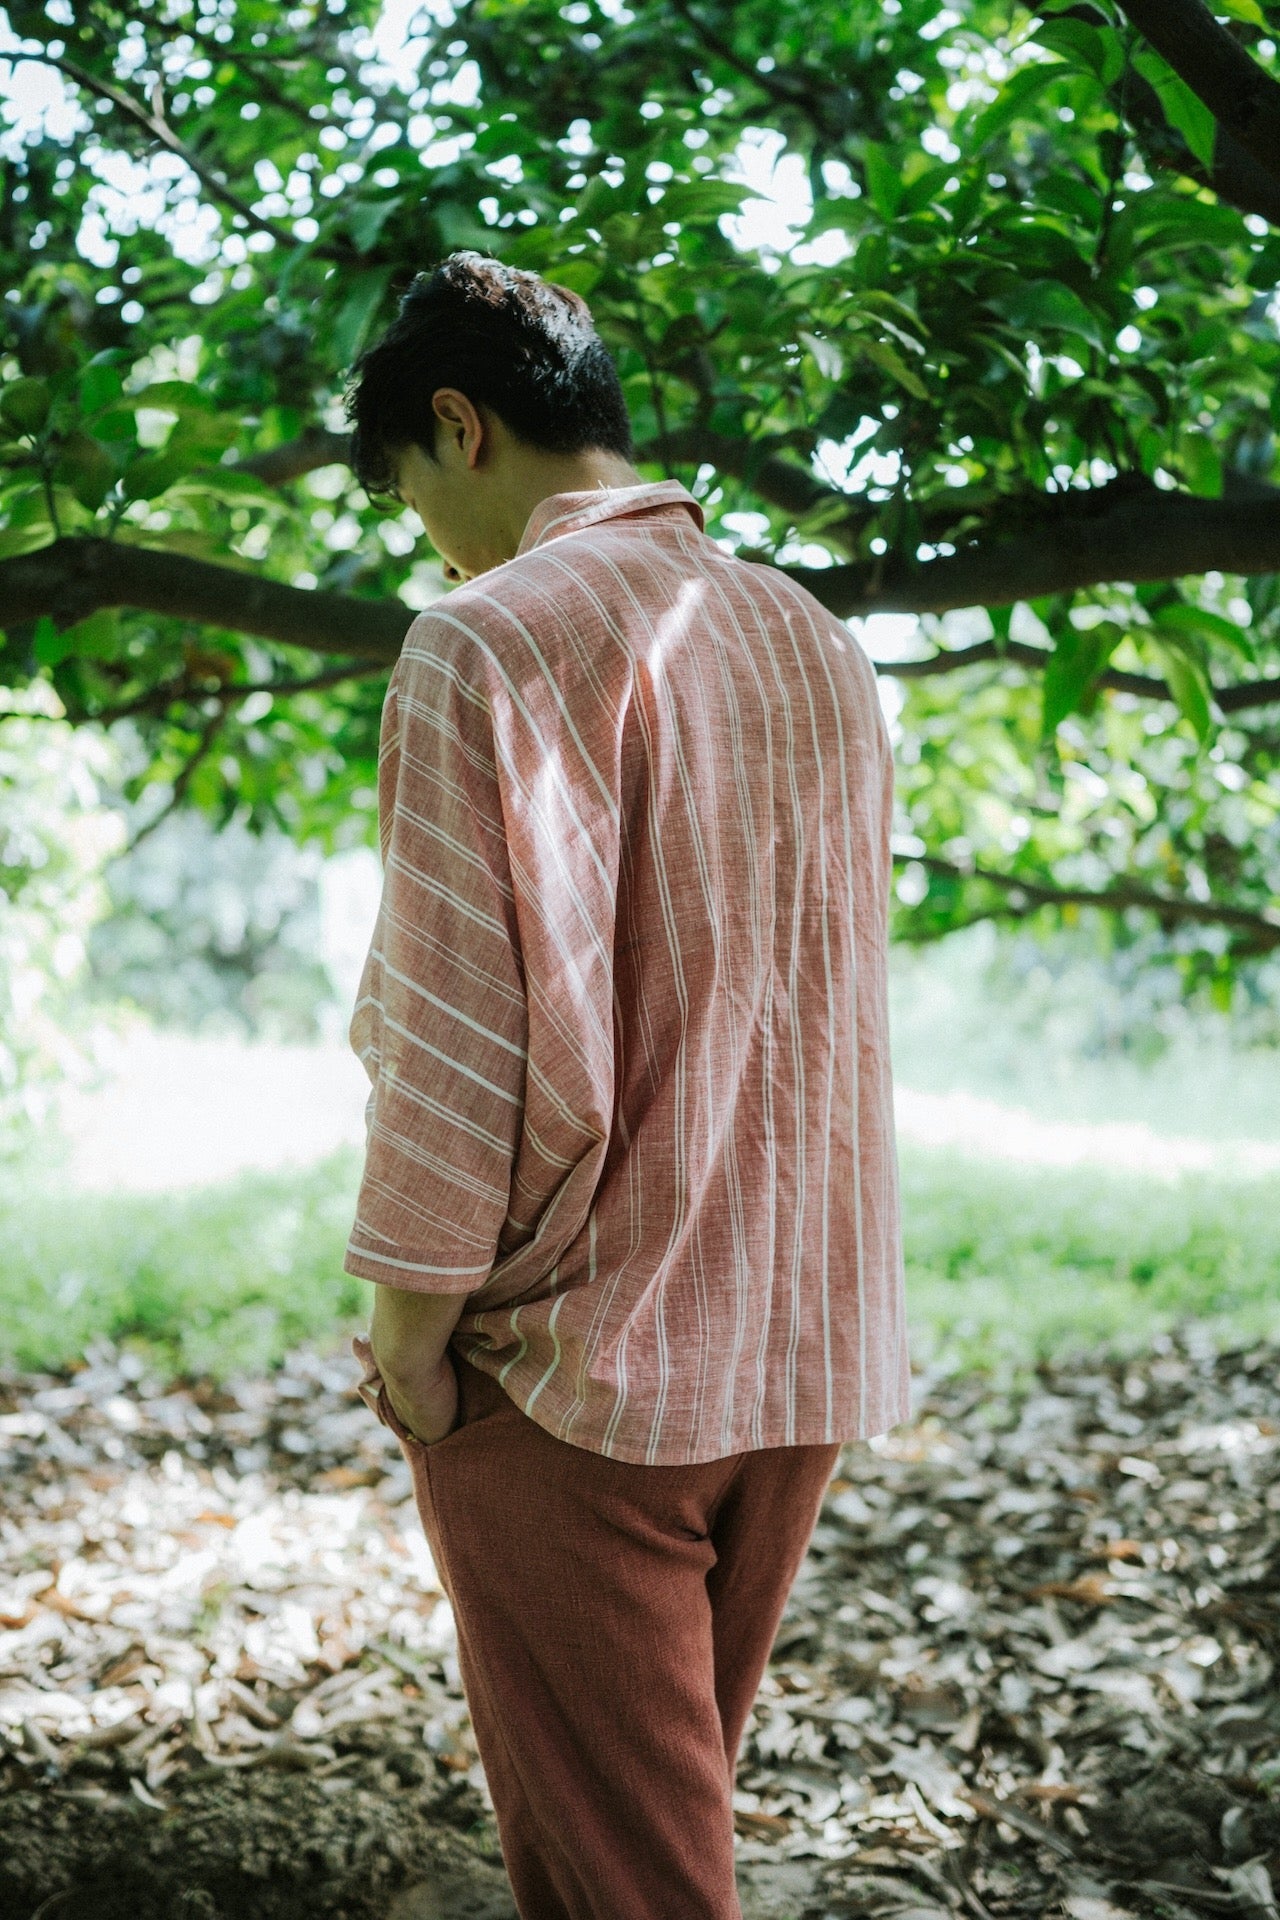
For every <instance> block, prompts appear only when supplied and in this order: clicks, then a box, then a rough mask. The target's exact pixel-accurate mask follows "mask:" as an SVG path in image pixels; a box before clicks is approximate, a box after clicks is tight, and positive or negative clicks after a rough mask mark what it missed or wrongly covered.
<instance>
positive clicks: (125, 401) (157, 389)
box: [116, 380, 215, 414]
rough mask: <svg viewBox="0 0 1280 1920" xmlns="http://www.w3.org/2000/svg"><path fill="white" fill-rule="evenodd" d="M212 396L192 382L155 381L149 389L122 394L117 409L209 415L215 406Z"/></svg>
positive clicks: (143, 388) (139, 389) (138, 389)
mask: <svg viewBox="0 0 1280 1920" xmlns="http://www.w3.org/2000/svg"><path fill="white" fill-rule="evenodd" d="M214 404H215V403H214V400H213V397H212V395H210V394H207V393H206V392H205V391H204V389H203V387H197V386H194V385H193V384H192V382H191V381H190V380H155V381H153V382H152V383H151V385H150V386H149V387H139V388H137V389H135V391H134V392H133V393H123V394H121V396H120V398H119V400H117V402H116V405H117V407H132V408H134V409H135V410H136V409H137V408H138V407H154V408H155V410H156V412H157V413H178V414H181V413H208V412H210V411H211V409H212V408H213V406H214Z"/></svg>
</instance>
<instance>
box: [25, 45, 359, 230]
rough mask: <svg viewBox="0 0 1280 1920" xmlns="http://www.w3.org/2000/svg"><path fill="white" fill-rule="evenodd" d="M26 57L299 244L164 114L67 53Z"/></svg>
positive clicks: (229, 201) (217, 195) (254, 221)
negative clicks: (114, 112)
mask: <svg viewBox="0 0 1280 1920" xmlns="http://www.w3.org/2000/svg"><path fill="white" fill-rule="evenodd" d="M23 57H24V59H28V60H35V61H37V62H39V64H40V65H42V66H46V67H56V68H57V69H58V71H59V72H60V73H65V74H66V76H67V78H68V79H69V80H74V81H75V83H76V85H77V86H78V87H83V88H84V89H85V90H86V92H88V93H92V94H95V95H96V96H97V97H98V99H100V100H109V101H110V102H111V103H112V105H113V106H115V107H118V108H119V109H120V111H121V113H124V114H127V115H128V117H129V118H130V119H131V120H134V121H136V122H137V124H138V125H139V126H140V127H144V128H145V129H146V131H147V132H148V133H149V134H150V135H151V137H152V139H153V140H158V141H159V142H160V144H161V146H163V147H167V148H168V149H169V151H170V153H175V154H177V156H178V158H179V159H180V160H182V161H184V162H185V164H186V165H187V166H189V167H190V169H191V171H192V173H194V174H195V176H196V178H197V179H198V180H199V181H200V182H201V183H202V184H203V185H204V186H205V187H206V188H207V189H208V191H209V192H210V193H211V194H212V195H213V197H214V199H215V200H220V201H221V202H222V204H223V205H224V206H225V207H229V208H230V209H231V211H232V212H233V213H236V214H239V216H240V218H241V219H242V220H245V221H247V222H248V224H249V225H250V226H251V227H255V228H256V229H257V230H258V232H259V233H268V234H270V235H271V238H272V239H273V240H274V241H275V242H276V244H277V245H278V246H282V247H285V248H291V247H296V246H298V245H300V242H299V241H298V240H296V239H295V238H294V236H293V234H291V233H290V232H289V230H288V229H287V228H286V227H281V226H278V225H277V223H276V222H275V221H274V220H268V219H266V218H265V217H264V216H263V215H262V214H259V213H255V212H254V210H253V208H252V206H251V205H250V203H249V202H248V201H247V200H245V199H243V198H242V197H241V195H240V194H238V193H237V192H236V191H235V188H234V187H231V186H229V185H228V184H227V182H226V181H225V180H224V179H223V177H222V175H221V174H220V173H218V172H216V171H215V170H214V168H212V167H210V166H207V165H206V164H205V162H204V161H203V160H202V159H201V158H200V156H199V154H197V153H194V152H193V151H192V149H191V148H190V147H189V146H187V144H186V142H185V141H184V140H181V139H179V137H178V135H177V134H176V133H175V132H174V130H173V128H172V127H171V126H170V125H169V122H168V121H167V120H166V119H165V118H164V116H163V115H162V114H160V113H153V112H152V111H151V110H150V109H149V108H147V107H144V106H143V104H142V102H141V101H140V100H135V99H134V97H133V95H132V94H131V93H126V92H125V90H124V88H123V87H118V86H116V85H115V83H114V81H111V80H103V79H100V78H99V77H98V75H97V74H94V73H90V72H89V70H88V69H87V68H86V67H82V66H80V65H79V64H78V63H77V62H76V61H74V60H68V59H67V58H66V56H65V54H53V53H49V52H47V51H45V52H41V53H32V54H25V55H24V56H23ZM312 251H313V252H314V253H317V254H319V255H320V256H321V257H322V258H324V259H326V260H337V261H342V262H349V261H350V259H351V255H350V253H349V252H348V251H347V250H346V249H345V248H342V247H330V246H325V245H316V246H314V247H313V248H312Z"/></svg>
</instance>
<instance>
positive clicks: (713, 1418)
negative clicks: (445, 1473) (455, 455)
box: [345, 481, 908, 1466]
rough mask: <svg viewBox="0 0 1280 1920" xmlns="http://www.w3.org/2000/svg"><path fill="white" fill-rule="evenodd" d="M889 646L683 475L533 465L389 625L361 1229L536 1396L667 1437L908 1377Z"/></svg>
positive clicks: (850, 1412)
mask: <svg viewBox="0 0 1280 1920" xmlns="http://www.w3.org/2000/svg"><path fill="white" fill-rule="evenodd" d="M892 784H893V770H892V760H891V756H890V750H889V742H888V736H887V732H886V728H885V724H884V720H883V718H882V715H881V711H880V705H879V701H878V699H877V697H876V687H875V676H874V674H873V671H872V668H871V665H870V663H869V661H868V660H867V657H866V655H865V654H864V653H863V652H862V650H861V648H860V647H859V645H858V644H857V642H856V641H855V640H854V638H853V637H852V635H851V634H850V633H849V631H848V629H847V628H846V627H844V626H843V625H842V624H841V623H840V622H839V621H838V620H836V619H834V618H833V617H832V616H831V615H830V614H828V613H827V612H826V611H825V610H824V609H823V608H822V607H821V606H820V605H819V604H818V602H817V601H816V600H815V599H813V597H812V596H811V595H810V594H809V593H807V592H806V591H805V590H804V589H803V588H801V587H799V586H797V585H796V584H795V583H794V582H792V581H791V580H789V579H788V578H787V577H786V576H785V575H784V574H782V573H780V572H778V571H776V570H774V569H772V568H769V567H766V566H759V565H753V564H750V563H748V562H746V561H741V560H736V559H733V558H730V557H729V556H728V555H726V554H725V553H723V552H721V550H720V548H719V547H717V546H716V544H715V542H714V541H712V540H710V539H708V538H707V537H706V535H705V533H704V532H703V515H702V510H701V508H700V507H699V505H698V503H697V502H696V501H695V500H694V499H693V497H692V495H691V494H689V493H688V492H686V490H685V489H684V487H682V486H681V485H679V483H678V482H676V481H662V482H660V483H658V484H656V485H643V486H636V487H624V488H619V489H615V490H612V491H600V492H594V493H567V494H557V495H555V496H553V497H552V498H550V499H546V500H543V501H542V502H541V504H540V505H539V506H538V507H537V508H536V509H535V511H534V513H533V514H532V516H531V518H530V520H529V524H528V526H527V527H526V529H525V533H524V537H523V539H522V540H521V543H520V548H519V551H518V553H517V555H516V557H515V559H513V560H511V561H509V562H507V564H506V565H504V566H501V567H497V568H495V569H494V570H492V571H491V572H489V573H486V574H484V575H482V576H480V577H478V578H477V579H475V580H473V581H471V582H469V583H468V584H467V585H465V586H462V587H459V588H457V589H455V590H454V591H453V592H452V593H450V594H448V595H447V596H446V598H444V599H442V600H440V601H438V602H437V603H436V604H435V605H434V606H433V607H431V608H430V609H429V610H428V611H427V612H426V613H423V614H421V615H419V617H418V618H417V619H416V620H415V621H414V623H413V625H412V627H411V628H410V629H409V633H408V637H407V639H406V641H405V645H404V650H403V652H402V653H401V655H400V658H399V660H398V661H397V663H396V667H395V670H394V672H393V673H392V676H391V683H390V686H389V688H388V690H387V700H386V707H385V709H384V713H383V722H382V742H381V750H380V757H379V808H380V824H381V840H382V853H383V865H384V875H385V878H384V887H383V895H382V904H381V908H380V911H379V915H378V921H377V926H376V929H375V932H374V937H373V944H372V948H371V950H370V953H369V957H368V960H367V962H366V965H365V971H364V977H363V980H362V982H361V986H360V992H359V998H358V1001H357V1004H356V1009H355V1014H354V1018H353V1020H352V1025H351V1039H352V1045H353V1046H354V1047H355V1049H356V1051H357V1052H358V1054H359V1055H360V1058H361V1059H362V1060H363V1061H364V1063H365V1066H366V1068H367V1069H368V1072H369V1076H370V1079H371V1081H372V1083H373V1088H372V1093H371V1095H370V1100H369V1107H368V1123H369V1133H368V1151H367V1158H366V1163H365V1169H364V1179H363V1183H362V1185H361V1188H360V1196H359V1203H358V1212H357V1218H356V1222H355V1227H354V1230H353V1232H352V1235H351V1241H350V1246H349V1248H348V1252H347V1256H346V1261H345V1266H346V1270H347V1272H348V1273H353V1274H359V1275H362V1276H363V1277H364V1278H366V1279H369V1280H378V1281H382V1282H384V1283H386V1284H388V1285H390V1286H394V1287H407V1288H415V1289H419V1290H421V1291H423V1292H428V1293H461V1294H465V1295H467V1304H466V1307H465V1308H464V1310H463V1313H462V1317H461V1319H460V1320H459V1322H458V1325H457V1328H456V1330H455V1332H454V1334H453V1340H452V1344H453V1345H454V1347H455V1349H456V1351H457V1353H458V1354H459V1355H460V1356H462V1357H463V1358H465V1359H466V1360H468V1361H470V1362H472V1363H473V1364H474V1365H476V1366H478V1367H480V1368H482V1369H483V1370H484V1371H485V1372H486V1373H492V1374H496V1375H497V1377H498V1379H499V1381H500V1382H501V1384H502V1386H503V1387H504V1388H505V1390H506V1392H507V1393H508V1394H509V1395H510V1397H511V1398H512V1400H513V1401H515V1403H516V1404H517V1405H518V1406H520V1407H522V1408H523V1409H524V1411H525V1412H526V1413H527V1414H528V1415H529V1416H530V1417H531V1418H532V1419H534V1420H536V1421H537V1422H538V1423H539V1424H540V1425H541V1426H543V1427H545V1428H546V1429H547V1431H548V1432H550V1433H553V1434H555V1435H556V1436H557V1437H558V1438H560V1439H562V1440H566V1441H568V1442H570V1443H571V1444H572V1445H574V1446H579V1447H586V1448H589V1449H590V1450H592V1451H594V1452H596V1453H602V1454H605V1455H608V1456H609V1457H611V1458H614V1459H618V1460H629V1461H638V1462H643V1463H647V1464H651V1465H659V1466H668V1465H682V1464H686V1465H687V1464H692V1463H694V1462H697V1461H703V1460H714V1459H718V1458H721V1457H723V1456H726V1455H729V1454H733V1453H739V1452H743V1451H746V1450H748V1449H752V1448H757V1447H773V1446H790V1445H797V1444H804V1443H809V1444H814V1443H820V1442H825V1443H830V1442H832V1441H841V1440H849V1439H855V1438H860V1437H865V1436H868V1435H872V1434H878V1433H882V1432H884V1431H885V1430H886V1429H887V1428H889V1427H891V1426H892V1425H893V1424H894V1423H895V1422H896V1421H899V1420H901V1419H903V1418H905V1416H906V1414H907V1410H908V1365H907V1350H906V1342H905V1337H904V1316H903V1283H902V1259H901V1247H900V1236H899V1221H898V1187H897V1161H896V1152H895V1146H894V1137H893V1108H892V1088H891V1080H890V1065H889V1031H888V1014H887V1006H886V990H885V962H886V914H887V907H888V896H889V882H890V859H889V827H890V802H891V793H892Z"/></svg>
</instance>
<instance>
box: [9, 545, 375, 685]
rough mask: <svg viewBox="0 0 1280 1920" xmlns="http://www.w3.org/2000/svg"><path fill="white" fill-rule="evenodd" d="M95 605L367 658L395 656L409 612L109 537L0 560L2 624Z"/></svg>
mask: <svg viewBox="0 0 1280 1920" xmlns="http://www.w3.org/2000/svg"><path fill="white" fill-rule="evenodd" d="M100 607H136V608H139V609H141V610H142V611H144V612H147V613H159V614H168V615H172V616H175V617H177V618H179V619H185V620H196V621H199V622H201V623H202V624H203V625H205V626H210V627H221V628H223V629H224V630H226V631H229V632H232V633H247V634H253V635H255V636H256V637H257V638H258V639H260V640H276V641H279V642H281V643H282V644H284V645H286V646H291V647H306V648H307V649H308V650H309V651H310V652H312V653H340V654H344V655H347V656H355V657H357V658H360V659H364V660H369V661H371V662H377V663H385V662H388V661H392V660H394V659H395V658H396V656H397V654H398V653H399V651H400V648H401V645H402V643H403V641H404V636H405V633H406V632H407V630H408V627H409V623H410V622H411V620H412V619H413V612H412V610H411V609H410V608H408V607H406V606H404V605H403V604H402V603H401V602H400V601H398V600H362V599H358V598H357V597H356V596H355V595H354V594H347V593H326V592H321V591H320V590H318V589H308V588H304V587H289V586H285V585H284V583H283V582H282V581H279V580H266V579H263V578H262V577H261V576H260V575H257V574H252V573H242V572H240V571H239V569H237V568H232V567H220V566H215V565H213V564H211V563H210V562H209V561H207V560H191V559H188V558H187V557H186V556H185V555H184V554H177V553H165V552H163V551H160V550H158V549H157V548H154V547H133V546H125V545H123V544H121V543H119V542H116V541H112V540H88V539H82V538H74V539H64V540H55V541H54V542H53V544H52V545H51V546H47V547H41V548H40V550H39V551H38V552H37V553H27V554H22V555H20V556H17V557H15V558H14V559H11V560H0V627H11V626H14V625H15V624H19V623H21V622H23V621H29V620H35V619H38V618H39V616H40V615H41V614H49V615H50V616H51V617H52V618H53V619H54V620H55V621H56V622H57V624H58V625H59V626H60V627H67V626H72V625H74V624H75V622H76V621H78V620H84V619H87V618H88V616H89V615H90V614H91V613H96V612H97V611H98V609H99V608H100Z"/></svg>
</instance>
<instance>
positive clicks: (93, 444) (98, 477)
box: [54, 429, 116, 512]
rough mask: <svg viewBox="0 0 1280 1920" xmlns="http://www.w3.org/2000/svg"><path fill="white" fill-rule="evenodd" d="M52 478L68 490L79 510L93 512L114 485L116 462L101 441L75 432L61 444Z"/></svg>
mask: <svg viewBox="0 0 1280 1920" xmlns="http://www.w3.org/2000/svg"><path fill="white" fill-rule="evenodd" d="M54 475H55V477H56V478H57V479H59V480H61V481H62V482H63V483H64V484H65V485H66V486H69V487H70V489H71V491H72V493H73V494H74V495H75V497H76V499H77V500H78V501H79V502H80V505H81V506H82V507H88V508H89V509H90V511H91V512H93V511H96V509H97V508H98V507H100V506H101V505H102V503H103V501H104V500H105V499H106V497H107V495H108V494H109V493H110V491H111V489H112V487H113V486H114V484H115V478H116V463H115V461H114V460H113V459H112V457H111V451H110V448H108V447H104V446H103V444H102V442H101V440H95V439H94V437H93V435H92V434H90V433H84V432H82V431H80V430H78V429H77V431H76V432H75V433H69V434H68V435H67V437H66V439H65V440H64V441H63V443H62V447H61V449H60V451H59V453H58V464H57V466H56V467H55V468H54Z"/></svg>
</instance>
